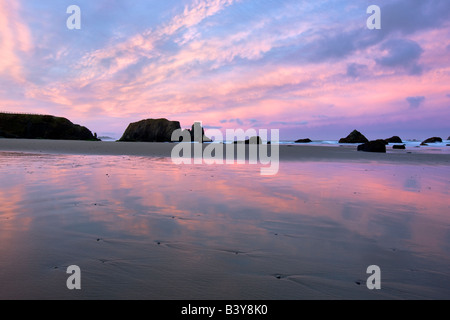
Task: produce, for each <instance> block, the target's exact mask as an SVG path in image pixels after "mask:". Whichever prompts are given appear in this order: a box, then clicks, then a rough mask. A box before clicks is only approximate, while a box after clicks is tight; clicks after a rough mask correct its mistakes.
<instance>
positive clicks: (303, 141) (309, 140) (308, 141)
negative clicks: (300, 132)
mask: <svg viewBox="0 0 450 320" xmlns="http://www.w3.org/2000/svg"><path fill="white" fill-rule="evenodd" d="M310 142H312V140H311V139H300V140H297V141H295V143H310Z"/></svg>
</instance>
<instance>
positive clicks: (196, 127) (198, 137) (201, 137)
mask: <svg viewBox="0 0 450 320" xmlns="http://www.w3.org/2000/svg"><path fill="white" fill-rule="evenodd" d="M188 131H189V133H190V134H191V141H196V142H200V143H203V142H212V140H211V139H210V138H208V137H207V136H205V129H204V128H203V127H202V124H201V123H200V122H195V123H194V124H193V125H192V128H191V130H188ZM200 132H201V134H199V133H200Z"/></svg>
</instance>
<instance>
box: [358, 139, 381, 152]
mask: <svg viewBox="0 0 450 320" xmlns="http://www.w3.org/2000/svg"><path fill="white" fill-rule="evenodd" d="M358 151H364V152H380V153H386V144H385V143H384V142H383V140H376V141H369V142H366V143H364V144H361V145H359V146H358Z"/></svg>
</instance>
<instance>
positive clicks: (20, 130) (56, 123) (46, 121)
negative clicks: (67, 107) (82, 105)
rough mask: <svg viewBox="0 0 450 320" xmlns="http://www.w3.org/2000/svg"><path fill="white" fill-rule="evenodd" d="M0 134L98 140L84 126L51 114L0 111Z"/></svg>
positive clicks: (10, 136) (22, 137) (50, 138)
mask: <svg viewBox="0 0 450 320" xmlns="http://www.w3.org/2000/svg"><path fill="white" fill-rule="evenodd" d="M0 136H2V137H4V138H12V139H49V140H91V141H99V139H97V137H96V135H93V134H92V132H91V131H90V130H89V129H87V128H86V127H82V126H80V125H78V124H73V123H72V122H71V121H69V120H68V119H66V118H61V117H54V116H51V115H34V114H13V113H0Z"/></svg>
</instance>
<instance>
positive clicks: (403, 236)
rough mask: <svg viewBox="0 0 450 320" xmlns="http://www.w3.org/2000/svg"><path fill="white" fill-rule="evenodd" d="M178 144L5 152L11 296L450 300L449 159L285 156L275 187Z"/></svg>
mask: <svg viewBox="0 0 450 320" xmlns="http://www.w3.org/2000/svg"><path fill="white" fill-rule="evenodd" d="M173 147H174V144H171V143H120V142H82V141H52V140H10V139H0V179H1V186H0V200H1V203H2V207H1V209H0V237H1V241H2V243H4V244H7V245H5V246H2V247H1V248H0V256H1V257H2V259H1V261H0V283H1V284H2V286H1V288H0V298H1V299H69V300H71V299H152V300H159V299H169V300H172V299H184V300H186V299H189V300H192V299H193V300H196V299H218V300H223V299H229V300H246V299H253V300H302V299H368V300H372V299H449V298H450V272H449V270H448V266H449V265H450V246H449V243H450V242H449V239H450V231H449V230H450V216H449V215H448V212H449V209H450V205H449V202H448V196H449V190H450V181H449V179H448V177H449V176H450V166H449V164H450V155H449V154H447V153H445V152H442V153H440V152H435V153H430V152H420V150H419V149H407V150H389V152H388V153H386V154H375V153H365V152H357V151H356V146H354V145H353V146H349V145H344V146H330V147H326V146H308V145H305V146H304V145H298V146H291V145H280V146H278V147H279V171H278V172H277V174H274V175H269V176H263V175H261V172H260V169H261V167H262V166H263V165H262V164H254V165H251V164H248V163H246V164H237V163H236V164H228V165H227V164H223V165H220V164H212V165H208V164H204V163H202V164H191V165H190V164H180V165H177V164H174V163H173V161H172V160H171V158H170V156H171V152H172V148H173ZM247 148H249V147H248V146H247ZM71 265H77V266H79V267H80V270H81V290H68V288H67V286H66V280H67V278H68V277H69V274H67V272H66V270H67V268H68V267H69V266H71ZM372 265H376V266H379V268H380V269H381V289H380V290H370V289H369V288H368V287H367V286H366V281H367V280H368V278H369V276H370V274H368V273H367V268H368V267H369V266H372Z"/></svg>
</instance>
